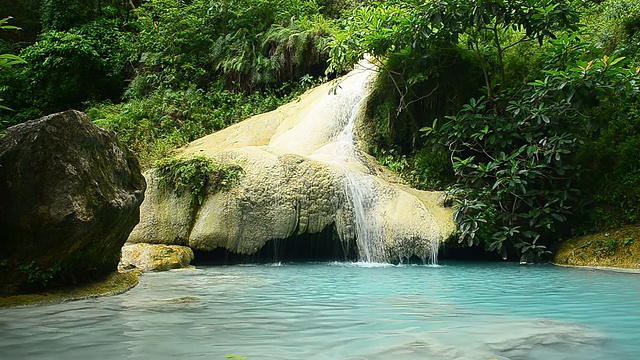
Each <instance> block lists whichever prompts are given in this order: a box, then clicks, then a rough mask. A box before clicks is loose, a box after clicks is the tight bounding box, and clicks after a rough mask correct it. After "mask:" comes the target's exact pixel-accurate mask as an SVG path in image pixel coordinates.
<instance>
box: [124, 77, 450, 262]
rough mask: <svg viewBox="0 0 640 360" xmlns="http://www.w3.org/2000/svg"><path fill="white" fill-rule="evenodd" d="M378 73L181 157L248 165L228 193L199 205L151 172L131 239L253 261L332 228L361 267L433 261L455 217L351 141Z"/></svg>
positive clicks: (212, 192)
mask: <svg viewBox="0 0 640 360" xmlns="http://www.w3.org/2000/svg"><path fill="white" fill-rule="evenodd" d="M372 74H373V72H371V71H363V70H356V71H355V72H353V73H352V74H350V75H348V76H346V77H345V78H344V79H343V80H342V82H341V84H340V87H339V89H338V90H337V91H336V93H337V94H336V95H332V94H330V93H333V91H331V90H332V89H331V86H332V84H325V85H322V86H320V87H318V88H316V89H314V90H312V91H310V92H308V93H307V94H305V95H303V96H302V98H301V99H300V100H299V101H294V102H292V103H290V104H287V105H285V106H282V107H280V108H279V109H277V110H275V111H272V112H270V113H266V114H262V115H258V116H255V117H253V118H250V119H247V120H245V121H243V122H241V123H239V124H236V125H234V126H231V127H229V128H227V129H224V130H222V131H219V132H217V133H214V134H211V135H209V136H206V137H204V138H201V139H199V140H196V141H194V142H193V143H191V144H190V145H189V146H188V147H186V148H185V149H183V150H182V153H181V154H180V155H179V156H187V157H188V156H193V155H206V156H208V157H209V158H211V159H213V161H214V162H216V163H219V164H233V165H235V166H239V167H241V168H242V173H241V174H240V176H239V178H238V179H237V180H236V181H234V182H233V184H231V185H230V186H228V187H227V188H226V189H223V190H220V189H219V188H217V187H215V188H214V187H211V188H210V189H209V191H208V192H207V194H206V196H205V197H204V199H203V202H202V203H201V204H191V203H190V202H189V199H188V197H187V196H185V195H184V194H182V195H179V194H177V193H175V192H174V191H172V190H171V189H166V188H163V187H161V186H159V183H160V182H159V175H158V172H157V171H154V170H151V171H149V172H147V173H146V174H145V176H146V178H147V181H148V184H149V189H148V191H147V195H146V198H145V201H144V203H143V204H142V206H141V221H140V224H139V225H138V226H137V227H136V228H135V229H134V231H133V232H132V233H131V236H130V237H129V240H128V241H129V242H131V243H141V242H146V243H161V244H177V245H185V246H189V247H191V248H193V249H194V250H205V251H210V250H214V249H216V248H225V249H228V250H230V251H232V252H234V253H237V254H253V253H256V252H257V251H258V250H259V249H261V248H262V247H263V246H264V245H265V244H266V243H267V242H268V241H270V240H273V239H287V238H291V237H296V236H298V235H301V234H314V233H320V232H321V231H323V230H324V229H326V228H328V227H329V226H331V227H333V228H335V229H336V232H337V235H338V237H339V239H340V240H341V241H342V242H344V243H351V242H354V241H355V243H356V244H357V249H358V259H360V260H363V261H401V260H402V259H407V258H409V257H411V256H414V255H416V256H419V257H421V258H426V257H427V256H429V255H434V254H435V252H437V249H438V247H439V246H440V244H441V243H442V242H443V241H444V240H445V239H446V238H447V237H449V236H450V235H451V233H452V232H453V231H454V225H453V222H452V221H451V210H450V209H446V208H444V207H442V206H440V205H439V204H438V201H437V197H438V194H437V193H430V192H424V191H418V190H414V189H411V188H409V187H407V186H405V185H402V182H401V181H400V180H399V179H397V178H396V177H394V176H393V175H391V174H389V173H388V172H387V171H385V170H384V169H383V168H382V167H381V166H380V165H379V164H377V163H376V162H375V160H374V159H372V158H371V157H370V156H368V155H367V154H365V153H363V152H362V151H360V149H359V146H358V144H357V137H356V136H354V133H355V132H356V131H355V129H356V128H357V127H356V125H355V124H356V121H357V120H358V114H360V113H361V112H360V111H359V110H360V109H361V108H362V107H363V106H364V103H365V101H364V100H365V98H366V93H367V86H368V84H369V82H370V81H371V79H372V76H371V75H372Z"/></svg>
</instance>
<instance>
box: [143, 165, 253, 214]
mask: <svg viewBox="0 0 640 360" xmlns="http://www.w3.org/2000/svg"><path fill="white" fill-rule="evenodd" d="M155 166H156V168H157V171H158V175H159V179H160V186H161V187H163V188H165V189H172V190H173V191H174V192H175V193H176V194H179V195H182V194H184V193H188V195H189V199H190V201H191V204H192V205H201V204H202V201H203V200H204V195H205V190H206V189H207V188H208V187H211V188H212V189H213V190H214V191H220V190H223V189H226V188H228V187H229V186H230V185H231V184H233V182H235V181H237V180H238V179H239V177H240V174H241V173H242V172H243V170H242V168H241V167H240V166H238V165H228V164H216V163H214V162H213V160H212V159H211V158H209V157H207V156H204V155H201V156H192V157H186V158H185V157H182V158H173V157H171V158H165V159H162V160H159V161H158V162H157V163H156V164H155Z"/></svg>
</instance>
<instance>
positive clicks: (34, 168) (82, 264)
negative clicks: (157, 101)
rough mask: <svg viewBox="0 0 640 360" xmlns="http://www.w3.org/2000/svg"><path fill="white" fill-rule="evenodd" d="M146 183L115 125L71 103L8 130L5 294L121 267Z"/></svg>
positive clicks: (0, 263) (4, 152) (0, 209)
mask: <svg viewBox="0 0 640 360" xmlns="http://www.w3.org/2000/svg"><path fill="white" fill-rule="evenodd" d="M145 188H146V183H145V180H144V177H143V176H142V175H141V173H140V166H139V165H138V161H137V160H136V158H135V157H134V156H133V154H132V153H131V152H130V151H129V150H128V149H126V148H125V147H124V146H123V145H122V144H121V143H120V141H119V140H118V139H117V138H116V135H115V134H114V133H113V132H110V131H105V130H102V129H100V128H98V127H96V126H95V125H94V124H93V123H91V121H89V119H88V118H87V116H86V115H84V114H83V113H81V112H78V111H66V112H62V113H58V114H53V115H49V116H45V117H43V118H40V119H37V120H32V121H29V122H26V123H23V124H19V125H16V126H13V127H11V128H9V129H7V131H6V135H5V136H4V137H2V138H0V294H1V293H13V292H17V291H23V290H34V289H37V288H39V287H42V286H44V285H47V283H50V282H51V281H53V282H61V283H65V282H66V283H69V282H70V283H75V282H76V281H81V280H84V279H88V278H95V277H97V276H100V275H102V274H105V273H107V272H110V271H113V270H115V269H116V267H117V265H118V261H119V258H120V248H121V247H122V245H123V244H124V242H125V241H126V240H127V237H128V236H129V233H130V232H131V230H132V229H133V227H134V226H135V225H136V224H137V223H138V221H139V206H140V203H141V202H142V200H143V197H144V190H145Z"/></svg>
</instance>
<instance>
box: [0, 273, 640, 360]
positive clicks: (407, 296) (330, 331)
mask: <svg viewBox="0 0 640 360" xmlns="http://www.w3.org/2000/svg"><path fill="white" fill-rule="evenodd" d="M0 334H2V336H0V358H2V359H28V358H32V359H94V358H95V359H111V358H113V359H119V358H138V359H161V358H172V357H175V358H183V359H187V358H206V359H225V358H226V357H227V356H228V355H238V356H244V357H246V358H247V359H249V360H250V359H393V360H396V359H487V360H488V359H544V360H552V359H580V360H589V359H638V358H640V274H632V273H617V272H610V271H597V270H584V269H567V268H558V267H554V266H546V265H540V266H537V265H536V266H520V265H516V264H512V263H457V262H451V263H445V264H444V265H442V266H437V267H433V266H409V265H407V266H390V265H383V264H352V263H319V264H271V265H254V266H227V267H198V268H192V269H185V270H175V271H170V272H164V273H149V274H145V275H144V276H143V277H142V278H141V282H140V284H139V285H138V286H137V287H136V288H134V289H132V290H131V291H129V292H127V293H125V294H122V295H118V296H113V297H107V298H98V299H91V300H84V301H76V302H70V303H65V304H59V305H51V306H42V307H29V308H14V309H1V310H0Z"/></svg>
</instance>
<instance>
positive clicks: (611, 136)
mask: <svg viewBox="0 0 640 360" xmlns="http://www.w3.org/2000/svg"><path fill="white" fill-rule="evenodd" d="M5 3H6V2H3V4H0V16H1V17H4V16H5V14H6V15H10V16H12V17H13V18H12V19H10V20H6V21H5V20H3V22H2V23H0V25H5V26H6V25H11V26H15V27H19V28H21V29H16V28H10V29H4V30H0V54H6V55H4V56H5V58H7V59H9V58H11V59H13V60H14V62H13V63H12V64H11V65H12V66H4V67H1V70H2V72H1V73H0V99H4V100H1V101H2V102H1V103H0V105H2V106H3V107H2V109H0V121H1V122H2V125H1V128H0V129H2V128H6V127H7V126H10V125H13V124H16V123H20V122H22V121H26V120H29V119H32V118H36V117H39V116H42V115H45V114H47V113H51V112H55V111H61V110H66V109H68V108H76V109H80V110H84V111H86V112H87V113H88V114H89V116H90V117H91V118H92V119H93V120H94V121H95V122H96V123H97V124H99V125H100V126H102V127H105V128H110V129H113V130H115V131H116V132H117V133H118V135H119V137H120V138H121V139H122V140H123V141H124V142H125V143H126V144H127V145H128V146H129V147H130V148H132V149H133V150H134V151H135V152H136V153H137V154H138V156H139V157H140V159H141V162H142V163H143V165H144V166H146V167H148V166H152V165H153V164H154V162H155V161H157V160H159V159H162V158H163V157H165V156H167V155H168V154H170V153H171V151H172V150H173V149H175V148H176V147H178V146H181V145H183V144H185V143H186V142H188V141H191V140H194V139H196V138H198V137H200V136H203V135H206V134H208V133H211V132H213V131H217V130H219V129H222V128H224V127H226V126H229V125H231V124H233V123H235V122H237V121H240V120H242V119H244V118H246V117H248V116H250V115H253V114H256V113H260V112H265V111H268V110H272V109H274V108H275V107H277V106H278V105H280V104H283V103H285V102H287V101H289V100H290V99H292V98H294V97H295V96H296V95H297V94H300V93H301V92H302V91H304V90H306V89H307V88H309V87H310V86H313V85H314V84H317V83H318V82H321V81H328V80H331V79H333V78H335V77H336V76H338V75H340V74H342V73H344V72H346V71H348V70H349V69H350V68H351V67H352V66H353V64H354V63H355V62H357V61H358V60H359V59H360V58H362V57H363V56H365V55H366V54H369V55H371V56H372V57H373V59H374V60H373V61H375V62H376V65H377V66H378V71H379V72H380V76H379V77H378V81H377V84H376V87H375V89H374V93H373V95H372V96H371V98H370V101H369V110H368V121H367V123H366V125H365V127H366V129H367V131H366V134H367V143H368V146H369V149H368V150H369V151H370V152H371V153H372V154H374V155H375V156H376V157H377V158H378V159H379V160H380V162H381V163H382V164H384V165H386V166H388V167H389V168H391V169H392V170H394V171H396V172H397V173H398V174H400V175H401V176H402V177H403V178H404V179H405V180H406V181H407V182H409V183H410V184H412V185H413V186H415V187H418V188H421V189H440V190H445V195H446V200H447V201H449V202H450V203H451V204H452V205H453V206H455V208H456V213H455V219H454V220H455V221H456V222H457V223H458V225H459V229H460V230H459V234H458V240H459V242H460V246H465V247H473V248H477V249H481V250H487V251H494V252H496V253H497V254H499V255H501V256H502V257H504V258H507V257H509V258H511V259H520V260H522V261H539V260H544V259H545V257H546V256H547V255H548V254H549V250H550V246H552V245H553V244H555V243H557V242H558V241H559V240H561V239H563V238H567V237H570V236H574V235H580V234H585V233H590V232H594V231H599V230H604V229H608V228H612V227H617V226H623V225H627V224H637V223H639V222H640V101H639V91H640V90H639V88H638V85H639V83H638V80H639V79H638V76H639V74H640V3H638V2H637V1H634V0H601V1H595V0H593V1H588V0H582V1H578V0H559V1H558V0H553V1H552V0H449V1H444V0H429V1H424V0H422V1H421V0H405V1H399V0H360V1H346V0H324V1H321V0H315V1H313V0H280V1H275V0H220V1H213V0H55V1H54V0H42V1H40V0H24V1H19V2H10V3H7V4H5ZM7 56H8V57H7ZM18 58H20V59H22V60H24V63H22V61H18Z"/></svg>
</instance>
